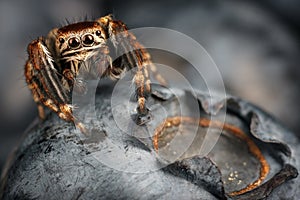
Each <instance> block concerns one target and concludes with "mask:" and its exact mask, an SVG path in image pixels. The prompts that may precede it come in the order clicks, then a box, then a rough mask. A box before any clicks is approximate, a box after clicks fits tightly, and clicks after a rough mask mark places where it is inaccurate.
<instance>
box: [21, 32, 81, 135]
mask: <svg viewBox="0 0 300 200" xmlns="http://www.w3.org/2000/svg"><path fill="white" fill-rule="evenodd" d="M28 54H29V59H28V60H27V62H26V65H25V77H26V82H27V84H28V87H29V89H30V90H31V91H32V94H33V99H34V101H35V102H36V103H37V105H38V111H39V116H40V118H42V119H43V118H45V114H44V109H43V106H42V105H45V106H47V107H48V108H50V109H51V110H52V111H54V112H56V113H57V114H58V116H59V117H60V118H62V119H64V120H66V121H72V122H75V117H74V116H73V114H72V106H71V105H70V104H67V103H66V102H70V98H69V96H68V93H67V91H66V89H65V88H64V87H63V86H62V84H61V83H60V80H59V77H58V74H57V71H56V69H55V68H54V66H53V59H52V57H51V55H50V53H49V51H48V50H47V47H46V46H45V45H44V39H43V38H39V39H38V40H34V41H33V42H31V43H30V44H29V45H28ZM76 125H77V126H78V127H79V128H80V129H81V131H82V132H85V131H86V130H85V127H84V126H83V124H82V123H81V122H76Z"/></svg>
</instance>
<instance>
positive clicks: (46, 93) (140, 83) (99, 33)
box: [25, 15, 164, 131]
mask: <svg viewBox="0 0 300 200" xmlns="http://www.w3.org/2000/svg"><path fill="white" fill-rule="evenodd" d="M111 48H114V49H111ZM111 52H119V54H120V55H122V56H121V57H120V58H118V59H116V60H115V61H113V60H112V58H111ZM28 54H29V57H28V60H27V62H26V65H25V78H26V82H27V84H28V87H29V88H30V89H31V91H32V94H33V99H34V101H35V102H36V103H37V105H38V111H39V116H40V117H41V118H44V117H45V114H44V107H43V106H46V107H48V108H50V109H51V110H52V111H54V112H56V113H57V114H58V116H59V117H60V118H62V119H64V120H66V121H73V122H75V120H76V119H75V117H74V116H73V113H72V106H71V91H72V89H73V88H74V84H75V83H77V81H76V82H75V81H74V80H75V78H76V76H77V75H78V73H79V70H80V68H82V67H84V69H85V71H91V69H90V68H91V67H92V68H93V71H96V75H97V76H98V77H103V76H109V77H111V78H114V79H117V78H119V77H120V75H121V73H122V72H124V71H125V70H128V69H132V68H134V67H136V70H135V71H136V73H135V75H134V82H135V85H136V89H137V97H138V107H137V112H138V115H140V116H144V115H147V113H148V110H147V108H146V105H145V103H146V99H145V97H146V94H147V93H149V92H150V90H151V86H150V79H149V73H148V68H149V69H150V70H152V71H153V72H154V74H156V76H157V79H159V80H160V81H161V82H164V80H163V79H162V77H161V76H159V74H158V73H157V72H156V67H155V66H154V65H153V64H152V63H151V61H150V55H149V54H148V53H147V52H146V50H145V49H144V48H143V46H142V45H141V44H140V43H138V42H137V41H136V38H135V36H134V35H133V34H131V33H130V32H128V31H127V28H126V26H125V24H124V23H123V22H121V21H117V20H113V19H112V17H111V16H110V15H108V16H105V17H101V18H99V19H98V20H96V21H85V22H79V23H75V24H70V25H67V26H64V27H62V28H59V29H57V28H55V29H53V30H51V31H50V32H49V34H48V36H47V37H46V38H43V37H40V38H38V39H37V40H34V41H32V42H31V43H30V44H29V45H28ZM94 60H97V62H94ZM90 63H92V64H90ZM76 88H80V87H76ZM77 125H78V126H79V127H80V128H81V129H82V130H83V131H85V130H84V126H83V125H82V124H81V123H80V122H77Z"/></svg>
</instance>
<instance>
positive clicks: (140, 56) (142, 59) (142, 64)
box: [97, 15, 151, 115]
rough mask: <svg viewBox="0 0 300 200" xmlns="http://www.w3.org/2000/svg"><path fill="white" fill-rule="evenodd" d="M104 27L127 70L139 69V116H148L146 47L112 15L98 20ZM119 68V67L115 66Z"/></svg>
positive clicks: (136, 78) (148, 83)
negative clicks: (121, 56)
mask: <svg viewBox="0 0 300 200" xmlns="http://www.w3.org/2000/svg"><path fill="white" fill-rule="evenodd" d="M97 21H98V22H99V23H100V24H102V26H103V27H107V32H108V37H109V38H110V39H111V41H112V43H113V45H114V47H115V48H116V49H117V50H118V51H119V52H120V53H121V55H124V56H123V59H124V62H122V63H123V64H125V65H126V66H125V67H126V68H127V69H133V68H135V67H137V71H136V74H135V76H134V79H133V80H134V83H135V85H136V90H137V96H138V108H137V110H138V114H140V115H146V114H147V113H148V109H147V108H146V105H145V104H146V94H147V93H150V92H151V81H150V78H149V72H148V69H147V66H148V65H149V64H150V63H151V61H150V55H149V54H148V53H147V52H146V50H145V49H144V47H143V46H142V45H141V44H140V43H139V42H137V40H136V37H135V36H134V35H133V34H131V33H130V32H128V30H127V27H126V25H125V24H124V23H123V22H121V21H116V20H113V19H112V16H111V15H108V16H105V17H101V18H100V19H98V20H97ZM113 67H115V68H116V67H118V66H113Z"/></svg>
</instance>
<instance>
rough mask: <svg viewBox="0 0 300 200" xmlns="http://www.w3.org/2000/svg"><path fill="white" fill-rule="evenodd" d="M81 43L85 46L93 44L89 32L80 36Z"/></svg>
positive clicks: (92, 38)
mask: <svg viewBox="0 0 300 200" xmlns="http://www.w3.org/2000/svg"><path fill="white" fill-rule="evenodd" d="M82 43H83V44H84V45H85V46H91V45H93V44H94V37H93V36H92V35H91V34H86V35H85V36H83V38H82Z"/></svg>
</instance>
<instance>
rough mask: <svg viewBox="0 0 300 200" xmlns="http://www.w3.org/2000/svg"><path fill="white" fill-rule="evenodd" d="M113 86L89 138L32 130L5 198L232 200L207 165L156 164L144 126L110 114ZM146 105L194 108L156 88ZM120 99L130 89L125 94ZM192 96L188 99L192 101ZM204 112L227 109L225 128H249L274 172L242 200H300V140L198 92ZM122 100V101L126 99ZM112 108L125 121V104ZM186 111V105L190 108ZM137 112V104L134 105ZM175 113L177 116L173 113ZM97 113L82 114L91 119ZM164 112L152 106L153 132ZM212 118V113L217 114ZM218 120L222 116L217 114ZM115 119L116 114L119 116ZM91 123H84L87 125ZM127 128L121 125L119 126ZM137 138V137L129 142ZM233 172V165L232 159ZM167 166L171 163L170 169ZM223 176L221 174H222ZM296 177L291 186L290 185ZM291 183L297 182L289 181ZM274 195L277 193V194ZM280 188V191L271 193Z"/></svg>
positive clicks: (66, 127) (60, 130)
mask: <svg viewBox="0 0 300 200" xmlns="http://www.w3.org/2000/svg"><path fill="white" fill-rule="evenodd" d="M110 89H111V87H109V86H108V85H104V86H101V87H100V89H99V91H101V93H99V94H97V96H96V116H97V120H93V121H92V122H91V123H89V125H88V128H90V129H91V130H92V131H91V133H92V135H91V136H90V137H89V138H85V137H84V136H83V135H82V134H81V133H80V132H78V130H75V129H74V126H73V125H72V124H70V123H66V122H64V121H62V120H60V119H59V118H58V117H57V116H56V115H55V114H50V115H48V117H47V119H46V120H45V121H44V122H42V123H35V124H33V127H32V128H31V129H30V130H29V131H28V132H27V134H26V136H25V137H24V140H23V142H22V143H21V144H20V146H19V148H18V150H17V151H16V152H15V157H14V158H11V163H10V164H9V165H7V169H6V170H5V172H4V174H3V177H2V180H1V193H2V195H3V199H107V198H113V199H117V198H123V199H124V198H127V199H138V198H139V199H216V198H227V197H228V196H227V195H226V194H225V193H224V192H226V191H224V186H225V188H226V184H225V185H223V184H224V180H222V178H223V177H222V175H221V174H220V168H221V169H222V167H223V166H218V165H217V166H216V165H215V164H214V163H213V162H211V161H210V158H200V157H197V156H195V157H192V158H186V159H183V160H178V161H176V162H174V163H172V164H171V165H169V166H167V167H165V168H163V169H159V168H160V165H162V166H164V164H165V162H167V163H168V161H166V160H160V159H157V156H156V153H155V151H154V150H153V147H152V144H151V139H150V138H143V139H140V138H136V136H138V135H139V134H142V133H143V130H144V129H145V127H140V128H129V129H128V130H131V132H126V131H128V130H122V131H121V130H120V129H119V127H118V125H117V124H116V122H115V120H114V118H113V117H115V116H113V115H112V112H111V107H110V103H111V101H110V92H111V90H110ZM154 90H155V92H154V93H155V95H153V96H152V97H151V98H150V99H149V102H150V104H153V105H157V104H158V105H162V106H163V108H166V109H167V110H168V115H178V110H177V109H176V106H175V105H177V104H178V103H179V102H181V106H184V107H187V108H188V107H189V105H192V104H190V102H192V100H191V99H192V98H193V97H192V96H191V94H190V93H189V92H184V91H181V90H177V91H176V90H175V91H176V94H177V96H179V97H181V98H182V101H178V99H174V96H172V95H170V94H168V91H167V90H165V89H162V88H154ZM119 92H120V93H121V95H120V96H123V97H126V95H125V93H128V90H125V89H123V90H122V88H121V90H120V91H119ZM187 97H188V98H187ZM198 99H199V101H200V102H201V103H200V104H201V105H204V106H203V109H204V110H206V111H207V112H208V113H210V112H212V111H211V109H214V110H215V108H216V107H218V109H217V110H222V107H223V106H224V102H227V106H228V107H227V111H228V116H227V118H226V121H227V122H230V123H234V124H237V125H238V126H241V127H242V128H247V127H248V129H249V131H250V132H251V133H250V132H249V136H250V137H253V140H255V141H256V143H257V145H258V146H259V147H260V148H261V150H262V152H263V154H264V155H265V157H266V158H267V160H268V162H269V164H270V165H271V171H270V175H269V176H268V178H267V180H266V182H265V183H264V185H262V186H261V187H259V188H257V189H255V190H254V191H251V192H250V193H248V194H245V195H242V196H239V197H236V198H241V199H243V198H244V199H247V198H248V197H251V199H259V198H262V197H263V198H264V197H268V198H270V199H287V198H289V199H299V198H300V191H299V190H298V188H299V186H300V181H299V177H297V178H295V177H296V176H297V173H298V171H299V169H300V167H299V166H300V164H299V158H300V155H299V153H300V149H299V148H300V147H299V141H298V140H297V138H296V137H295V136H294V135H293V134H292V133H290V132H289V131H288V130H286V129H285V128H284V127H282V126H281V125H280V124H279V123H278V122H277V121H275V120H274V119H273V118H272V117H271V116H269V115H267V114H265V113H263V112H262V111H261V110H260V109H259V108H257V107H255V106H253V105H251V104H249V103H246V102H244V101H243V100H240V99H237V98H233V97H230V98H228V99H227V100H222V99H221V101H220V102H219V103H218V106H214V105H210V104H209V103H208V101H207V98H206V96H205V95H203V94H201V93H198ZM124 100H125V99H124ZM121 102H122V99H120V104H118V106H115V107H113V109H116V108H117V109H118V110H117V111H115V113H117V114H119V115H121V114H122V113H123V115H125V114H124V112H125V110H126V108H127V107H126V104H125V101H124V104H122V103H121ZM187 102H188V103H189V104H188V103H187ZM128 105H129V107H130V106H135V105H136V104H135V102H130V103H129V104H128ZM170 108H173V109H170ZM92 109H93V108H90V107H87V108H84V111H85V112H86V113H89V111H90V110H92ZM160 111H161V107H157V106H156V107H155V106H154V107H152V115H153V120H152V121H151V122H150V125H149V127H148V128H149V129H150V131H151V132H152V128H153V127H155V126H157V125H158V123H159V122H160V120H161V118H160V117H161V116H160V115H158V114H159V112H160ZM214 112H215V111H214ZM220 113H221V111H220ZM117 116H118V115H117ZM85 120H86V119H85ZM121 123H122V121H121ZM131 135H133V136H131ZM229 161H230V162H231V163H232V164H233V165H234V164H235V160H229ZM168 164H169V163H168ZM221 171H222V170H221ZM292 178H293V179H292ZM289 179H292V180H289ZM275 188H276V189H275ZM273 189H275V190H273Z"/></svg>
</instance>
